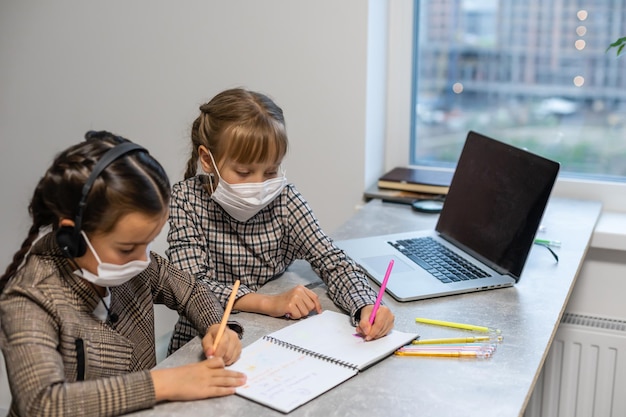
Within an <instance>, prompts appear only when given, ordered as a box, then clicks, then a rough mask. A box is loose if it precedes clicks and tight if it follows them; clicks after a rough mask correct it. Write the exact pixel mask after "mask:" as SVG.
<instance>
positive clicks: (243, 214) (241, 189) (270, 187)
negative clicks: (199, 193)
mask: <svg viewBox="0 0 626 417" xmlns="http://www.w3.org/2000/svg"><path fill="white" fill-rule="evenodd" d="M209 156H210V157H211V162H213V166H214V167H215V173H216V174H217V177H218V182H217V187H215V189H213V181H211V180H210V181H209V184H210V186H211V198H212V199H213V200H215V202H216V203H217V204H219V205H220V206H221V207H222V208H223V209H224V210H225V211H226V212H227V213H228V214H230V216H231V217H233V218H234V219H236V220H238V221H240V222H246V221H248V220H250V218H252V217H253V216H254V215H255V214H257V213H258V212H259V211H261V210H262V209H264V208H265V207H266V206H267V205H268V204H269V203H271V202H272V201H274V199H275V198H276V197H278V195H279V194H280V193H281V192H282V190H283V188H285V185H287V178H286V177H285V173H284V172H282V173H281V175H280V176H278V177H276V178H272V179H269V180H267V181H264V182H254V183H242V184H229V183H227V182H226V181H224V180H223V179H222V176H221V175H220V173H219V171H218V169H217V164H216V163H215V160H214V159H213V154H212V153H211V152H209Z"/></svg>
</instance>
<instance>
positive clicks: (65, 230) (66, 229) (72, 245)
mask: <svg viewBox="0 0 626 417" xmlns="http://www.w3.org/2000/svg"><path fill="white" fill-rule="evenodd" d="M136 150H139V151H144V152H148V151H147V150H146V149H145V148H143V147H142V146H140V145H137V144H136V143H133V142H124V143H121V144H119V145H116V146H114V147H113V148H111V149H109V150H108V151H107V152H106V153H105V154H104V155H103V156H102V158H100V160H99V161H98V162H97V163H96V165H95V166H94V168H93V170H92V171H91V174H90V175H89V178H87V181H86V182H85V185H83V190H82V195H81V197H80V201H79V203H78V209H77V211H76V217H75V218H74V226H61V227H59V229H58V230H57V232H56V240H57V243H58V245H59V247H60V248H61V251H63V254H64V255H65V256H66V257H68V258H70V259H73V258H80V257H81V256H83V255H84V254H85V253H86V252H87V243H86V242H85V238H83V236H82V235H81V233H80V231H81V227H82V223H83V214H84V211H85V206H86V205H87V197H88V196H89V192H90V191H91V187H93V184H94V182H95V181H96V179H97V178H98V176H99V175H100V174H101V173H102V171H104V169H105V168H106V167H108V166H109V165H110V164H111V163H112V162H113V161H115V160H116V159H118V158H120V157H122V156H124V155H126V154H128V153H130V152H132V151H136Z"/></svg>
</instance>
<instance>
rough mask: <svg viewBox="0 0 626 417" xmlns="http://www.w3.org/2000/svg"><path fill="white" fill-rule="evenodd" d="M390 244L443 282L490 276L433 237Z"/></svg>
mask: <svg viewBox="0 0 626 417" xmlns="http://www.w3.org/2000/svg"><path fill="white" fill-rule="evenodd" d="M389 244H390V245H391V246H393V247H394V248H396V249H398V250H399V251H400V252H402V254H403V255H405V256H406V257H408V258H409V259H411V260H412V261H413V262H415V263H416V264H418V265H419V266H421V267H422V268H424V269H425V270H426V271H428V272H430V273H431V274H432V275H434V276H435V277H436V278H437V279H438V280H439V281H441V282H443V283H450V282H458V281H467V280H470V279H478V278H485V277H488V276H489V274H488V273H487V272H485V271H483V270H482V269H480V268H478V267H476V266H474V265H472V264H471V263H469V262H468V261H466V260H465V259H463V258H461V257H460V256H458V255H457V254H455V253H454V252H452V251H451V250H450V249H448V248H446V247H445V246H444V245H442V244H441V243H439V242H437V241H436V240H435V239H433V238H432V237H419V238H414V239H403V240H398V241H395V242H389Z"/></svg>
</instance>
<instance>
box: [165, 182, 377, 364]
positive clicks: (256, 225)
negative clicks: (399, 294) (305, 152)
mask: <svg viewBox="0 0 626 417" xmlns="http://www.w3.org/2000/svg"><path fill="white" fill-rule="evenodd" d="M206 181H207V177H206V176H196V177H192V178H189V179H187V180H184V181H181V182H179V183H177V184H175V185H174V187H173V190H172V199H171V203H170V220H169V226H170V230H169V233H168V242H169V248H168V250H167V251H166V254H167V256H168V257H169V258H170V260H171V261H172V263H173V264H174V265H176V266H178V267H179V268H181V269H182V270H183V271H188V272H191V273H192V274H194V275H195V276H196V278H197V279H198V280H200V281H202V282H205V283H207V284H208V286H209V287H210V288H211V290H212V291H213V292H214V293H215V294H216V295H217V298H218V299H219V300H220V302H221V303H222V306H225V305H226V303H227V301H228V297H229V295H230V293H231V289H232V284H233V283H234V282H235V281H236V280H238V279H239V280H240V281H241V285H240V287H239V290H238V292H237V297H242V296H243V295H245V294H248V293H251V292H256V291H257V290H258V289H259V288H260V287H261V286H263V285H264V284H265V283H267V282H268V281H271V280H273V279H275V278H277V277H279V276H280V275H281V274H282V273H283V272H285V270H286V269H287V268H288V267H289V265H291V264H292V263H293V262H294V261H295V260H298V259H303V260H305V261H307V262H309V264H310V265H311V267H312V268H313V270H314V271H315V272H316V273H317V274H318V275H319V276H320V278H321V279H322V280H323V281H324V282H325V283H326V285H327V286H328V295H329V297H330V298H331V299H332V300H333V301H334V302H335V304H337V305H338V306H339V307H341V308H342V309H343V310H345V311H347V312H349V313H350V315H351V317H352V319H353V323H354V324H356V319H355V315H356V314H357V312H358V311H359V310H360V309H361V308H362V307H363V306H365V305H368V304H374V302H375V301H376V295H377V294H376V292H375V291H374V290H373V289H372V288H371V286H370V285H369V281H368V280H367V278H366V276H365V274H364V272H363V271H362V270H361V269H360V268H359V267H358V266H357V265H356V263H355V262H354V261H352V260H351V259H350V258H348V256H347V255H346V254H345V253H344V252H343V251H342V250H341V249H339V248H338V247H337V246H335V245H334V244H333V242H332V240H331V239H330V238H329V237H328V236H326V234H324V232H323V231H322V230H321V228H320V225H319V223H318V221H317V219H316V218H315V216H314V214H313V212H312V211H311V208H310V207H309V205H308V204H307V202H306V201H305V200H304V198H303V197H302V195H300V193H299V192H298V191H297V190H296V188H295V187H294V186H293V185H291V184H290V185H287V186H286V187H285V188H284V190H283V191H282V193H281V194H280V195H279V196H278V197H277V198H276V199H275V200H274V201H273V202H272V203H270V204H269V205H268V206H267V207H265V208H264V209H262V210H261V211H260V212H259V213H257V214H256V215H255V216H253V217H252V218H251V219H250V220H248V221H246V222H240V221H237V220H235V219H234V218H232V217H230V216H229V215H228V214H227V213H226V212H225V211H224V210H223V209H222V208H221V207H220V206H219V204H217V203H216V202H215V201H213V200H212V199H211V198H210V196H209V193H208V191H207V189H206V185H205V183H206ZM195 334H196V333H195V330H194V329H193V327H192V326H190V325H189V323H188V322H187V320H185V318H184V317H181V318H180V319H179V321H178V323H177V324H176V326H175V329H174V334H173V336H172V339H171V341H170V346H169V353H172V352H174V351H175V350H176V349H178V348H179V347H180V346H182V345H184V344H185V343H186V342H188V341H189V340H191V339H192V338H193V337H194V336H195Z"/></svg>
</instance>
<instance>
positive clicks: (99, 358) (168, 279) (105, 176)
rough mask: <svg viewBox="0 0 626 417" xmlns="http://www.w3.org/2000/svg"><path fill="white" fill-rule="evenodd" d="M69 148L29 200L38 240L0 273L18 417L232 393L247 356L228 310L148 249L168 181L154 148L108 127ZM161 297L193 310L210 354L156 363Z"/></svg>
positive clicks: (0, 327) (2, 330) (0, 339)
mask: <svg viewBox="0 0 626 417" xmlns="http://www.w3.org/2000/svg"><path fill="white" fill-rule="evenodd" d="M86 138H87V140H86V141H85V142H82V143H79V144H77V145H74V146H72V147H70V148H68V149H66V150H65V151H64V152H61V153H60V154H59V155H58V156H57V157H56V159H55V160H54V162H53V163H52V166H51V167H50V168H49V169H48V171H47V172H46V173H45V175H44V176H43V177H42V178H41V180H40V181H39V184H38V185H37V187H36V189H35V192H34V194H33V197H32V200H31V202H30V206H29V212H30V214H31V216H32V219H33V224H32V226H31V228H30V230H29V233H28V237H27V238H26V239H25V240H24V242H23V243H22V246H21V248H20V250H19V251H18V252H17V253H16V254H15V255H14V257H13V260H12V262H11V264H10V265H9V267H8V268H7V270H6V272H5V273H4V275H2V276H1V277H0V291H1V295H0V343H1V347H2V352H3V354H4V358H5V362H6V368H7V371H8V378H9V385H10V387H11V393H12V404H11V409H10V414H9V415H10V416H31V415H38V416H46V415H54V416H58V415H63V416H85V415H89V416H99V415H107V416H113V415H121V414H126V413H128V412H131V411H134V410H139V409H143V408H149V407H152V406H154V404H156V403H157V402H160V401H167V400H175V401H180V400H194V399H203V398H208V397H217V396H224V395H229V394H233V393H234V392H235V388H236V387H237V386H240V385H242V384H243V383H244V382H245V376H244V375H243V374H241V373H238V372H234V371H230V370H227V369H225V365H228V364H231V363H233V362H234V361H236V360H237V359H238V358H239V355H240V354H241V342H240V340H239V338H240V335H241V334H242V332H243V329H242V328H241V327H240V326H239V325H238V324H237V323H234V322H232V323H229V327H230V328H229V329H227V330H226V331H225V332H224V335H223V337H222V338H221V339H220V343H219V344H218V346H217V348H216V349H215V351H214V350H213V348H212V344H213V340H214V337H215V336H216V333H217V331H218V328H219V323H220V321H221V318H222V314H223V310H222V307H221V306H220V303H219V302H218V300H217V298H216V297H215V295H214V294H213V293H212V292H211V291H210V290H209V289H208V287H207V286H205V285H203V284H200V283H198V282H197V281H196V280H195V278H194V277H192V276H191V275H189V274H186V273H182V272H180V271H179V270H177V269H176V268H174V267H173V266H172V265H171V264H170V263H169V262H168V261H167V260H165V259H164V258H162V257H160V256H159V255H157V254H156V253H153V252H150V243H151V242H152V241H153V240H154V239H155V238H156V237H157V235H158V234H159V233H160V231H161V229H162V227H163V225H164V224H165V222H166V221H167V219H168V204H169V199H170V184H169V181H168V178H167V175H166V173H165V171H164V170H163V168H162V167H161V165H160V164H159V163H158V162H157V161H156V160H155V159H154V158H152V157H151V156H150V155H149V153H148V152H147V151H146V150H145V149H143V148H142V147H140V146H139V145H136V144H134V143H132V142H129V141H128V140H126V139H123V138H120V137H118V136H114V135H112V134H110V133H108V132H88V133H87V135H86ZM153 303H159V304H165V305H166V306H168V307H169V308H171V309H175V310H177V311H178V312H179V314H181V315H183V316H185V317H186V318H187V319H188V320H189V321H190V322H191V323H193V326H194V327H195V328H196V330H197V331H198V332H199V333H200V335H201V336H203V339H202V344H203V347H204V351H205V354H206V355H207V359H205V360H203V361H200V362H198V363H193V364H189V365H185V366H181V367H175V368H169V369H158V370H151V369H152V368H153V367H154V366H155V365H156V353H155V335H154V310H153Z"/></svg>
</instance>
